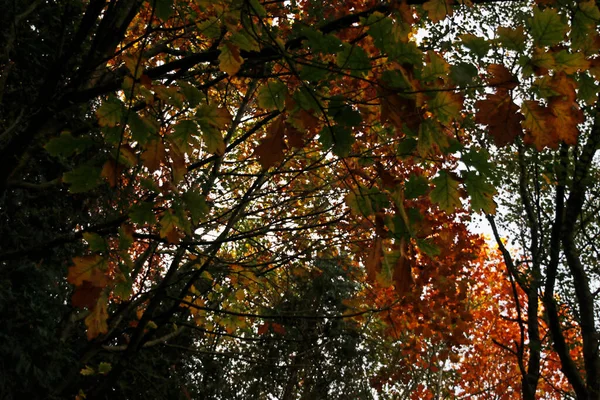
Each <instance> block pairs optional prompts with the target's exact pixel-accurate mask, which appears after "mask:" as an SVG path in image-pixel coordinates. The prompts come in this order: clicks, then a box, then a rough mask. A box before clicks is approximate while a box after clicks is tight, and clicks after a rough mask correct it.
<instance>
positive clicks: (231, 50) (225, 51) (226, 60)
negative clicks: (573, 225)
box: [219, 43, 244, 76]
mask: <svg viewBox="0 0 600 400" xmlns="http://www.w3.org/2000/svg"><path fill="white" fill-rule="evenodd" d="M219 49H220V50H221V54H220V55H219V68H220V69H221V71H223V72H227V73H228V74H229V75H232V76H233V75H235V74H237V73H238V71H239V70H240V68H241V66H242V63H243V62H244V59H243V58H242V56H240V49H239V48H238V47H237V46H234V45H233V44H231V43H224V44H223V45H222V46H220V48H219Z"/></svg>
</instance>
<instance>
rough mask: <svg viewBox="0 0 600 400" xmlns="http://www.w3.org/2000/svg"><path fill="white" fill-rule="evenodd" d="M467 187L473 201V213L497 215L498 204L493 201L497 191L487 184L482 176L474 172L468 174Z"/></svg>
mask: <svg viewBox="0 0 600 400" xmlns="http://www.w3.org/2000/svg"><path fill="white" fill-rule="evenodd" d="M465 186H466V188H467V193H468V194H469V198H470V199H471V208H472V209H473V211H475V212H479V211H483V212H484V213H486V214H495V213H496V203H495V202H494V199H493V197H494V195H495V194H496V189H495V188H494V186H493V185H491V184H490V183H488V182H486V180H485V178H484V177H483V176H482V175H478V174H475V173H473V172H469V173H467V174H466V179H465Z"/></svg>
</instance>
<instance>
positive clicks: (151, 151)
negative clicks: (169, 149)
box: [141, 139, 166, 172]
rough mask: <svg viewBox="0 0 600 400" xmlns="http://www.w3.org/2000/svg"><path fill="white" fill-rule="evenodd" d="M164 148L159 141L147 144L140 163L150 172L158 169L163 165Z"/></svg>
mask: <svg viewBox="0 0 600 400" xmlns="http://www.w3.org/2000/svg"><path fill="white" fill-rule="evenodd" d="M165 156H166V153H165V146H164V145H163V142H162V140H161V139H156V140H153V141H151V142H149V143H148V144H147V145H146V147H145V149H144V151H143V152H142V157H141V158H142V162H143V163H144V165H145V166H146V168H148V169H149V170H150V171H151V172H154V171H156V170H157V169H159V168H160V165H161V164H164V163H165Z"/></svg>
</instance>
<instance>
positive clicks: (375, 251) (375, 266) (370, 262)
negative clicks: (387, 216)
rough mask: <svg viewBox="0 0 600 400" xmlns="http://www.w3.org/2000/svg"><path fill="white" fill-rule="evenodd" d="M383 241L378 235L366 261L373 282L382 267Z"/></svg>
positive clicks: (368, 274)
mask: <svg viewBox="0 0 600 400" xmlns="http://www.w3.org/2000/svg"><path fill="white" fill-rule="evenodd" d="M382 243H383V241H382V238H381V237H380V236H376V237H375V239H374V240H373V244H372V245H371V249H370V250H369V254H368V256H367V260H366V262H365V268H366V270H367V277H368V278H369V280H370V281H371V282H375V281H376V279H377V273H378V272H379V270H380V269H381V257H382V249H381V245H382Z"/></svg>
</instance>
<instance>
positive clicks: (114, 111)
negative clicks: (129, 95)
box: [96, 96, 124, 128]
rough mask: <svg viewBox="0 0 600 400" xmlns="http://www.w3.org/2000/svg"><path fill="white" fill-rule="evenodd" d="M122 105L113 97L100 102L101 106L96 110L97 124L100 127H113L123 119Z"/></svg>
mask: <svg viewBox="0 0 600 400" xmlns="http://www.w3.org/2000/svg"><path fill="white" fill-rule="evenodd" d="M123 108H124V107H123V103H121V101H120V100H119V99H117V98H116V97H114V96H111V97H109V98H108V99H107V100H105V101H103V102H102V105H101V106H100V107H99V108H98V110H96V116H97V117H98V124H99V125H100V126H108V127H111V128H112V127H115V126H116V125H117V124H118V123H119V122H121V118H122V117H123Z"/></svg>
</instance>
